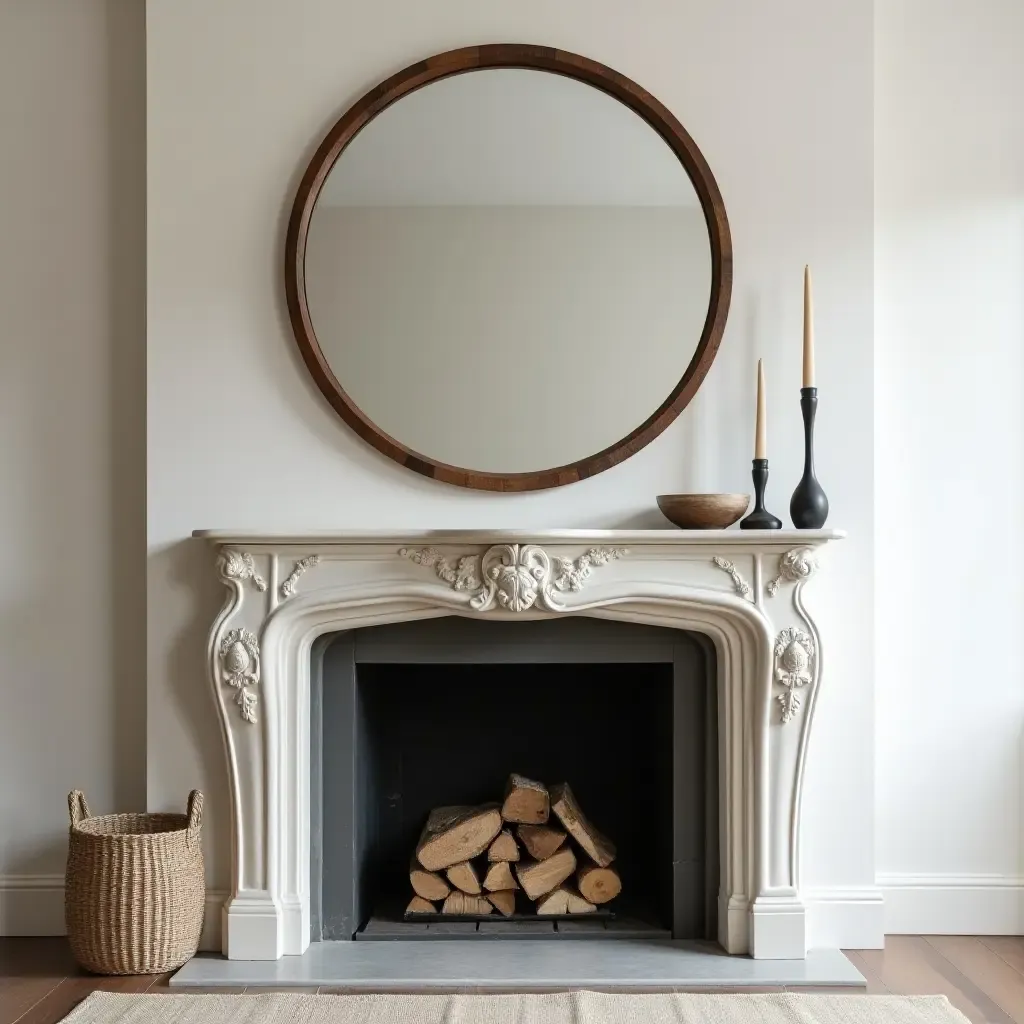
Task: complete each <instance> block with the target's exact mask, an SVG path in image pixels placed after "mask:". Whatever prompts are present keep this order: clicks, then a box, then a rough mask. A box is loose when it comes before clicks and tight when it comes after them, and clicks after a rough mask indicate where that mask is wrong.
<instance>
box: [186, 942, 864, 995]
mask: <svg viewBox="0 0 1024 1024" xmlns="http://www.w3.org/2000/svg"><path fill="white" fill-rule="evenodd" d="M864 984H865V982H864V978H863V977H862V976H861V974H860V972H859V971H858V970H857V969H856V968H855V967H854V966H853V964H851V963H850V961H849V960H847V959H846V957H845V956H843V954H842V953H841V952H840V951H839V950H837V949H819V950H811V951H809V952H808V954H807V957H806V959H804V960H752V959H750V958H749V957H745V956H728V955H726V954H725V953H723V952H722V951H721V949H719V948H718V947H717V946H714V945H712V944H710V943H701V942H665V941H648V940H636V939H615V940H609V941H604V942H564V941H558V940H551V941H549V940H547V939H537V940H535V941H532V942H507V943H506V942H501V943H497V942H480V941H459V940H452V941H449V942H422V943H421V942H314V943H313V944H312V945H310V947H309V949H308V950H307V951H306V952H305V953H303V954H302V955H301V956H286V957H282V958H281V959H280V960H227V959H224V958H221V957H197V958H195V959H194V960H190V961H189V962H188V963H187V964H185V966H184V967H182V968H181V970H180V971H178V973H177V974H175V975H174V977H173V978H171V981H170V985H171V987H172V988H182V989H186V988H190V987H192V988H216V987H218V986H225V987H238V986H241V985H245V986H246V987H263V986H265V987H267V988H282V987H287V986H292V985H294V986H296V987H311V986H313V985H322V986H329V987H331V988H346V989H356V990H364V991H366V990H371V991H402V990H410V989H414V990H417V991H421V990H424V989H430V990H434V989H447V990H450V989H457V988H472V989H474V990H480V989H515V990H517V991H543V990H549V989H560V988H563V989H564V988H593V989H620V988H626V989H659V988H662V989H665V988H738V987H744V986H750V987H763V986H775V985H799V986H808V985H824V986H830V987H836V986H843V987H845V986H849V987H851V988H857V987H863V986H864Z"/></svg>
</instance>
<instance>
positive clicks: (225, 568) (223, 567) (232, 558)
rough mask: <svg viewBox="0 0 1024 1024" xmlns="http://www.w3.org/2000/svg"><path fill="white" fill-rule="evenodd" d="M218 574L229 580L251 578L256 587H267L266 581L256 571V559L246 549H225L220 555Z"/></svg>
mask: <svg viewBox="0 0 1024 1024" xmlns="http://www.w3.org/2000/svg"><path fill="white" fill-rule="evenodd" d="M220 574H221V575H222V576H223V577H224V578H225V579H229V580H239V581H243V580H252V582H253V584H254V585H255V587H256V589H257V590H259V591H264V590H266V589H267V581H266V580H265V579H264V578H263V577H262V576H261V575H260V574H259V573H258V572H257V571H256V560H255V559H254V558H253V557H252V555H250V554H249V552H248V551H225V552H224V553H223V554H222V555H221V557H220Z"/></svg>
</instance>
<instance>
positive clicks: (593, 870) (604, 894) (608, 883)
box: [576, 864, 622, 903]
mask: <svg viewBox="0 0 1024 1024" xmlns="http://www.w3.org/2000/svg"><path fill="white" fill-rule="evenodd" d="M576 882H577V883H578V885H579V887H580V892H581V893H582V894H583V896H584V898H585V899H588V900H590V902H591V903H607V902H608V901H609V900H613V899H615V897H616V896H618V895H619V893H620V892H622V879H621V878H619V873H618V872H617V871H616V870H615V868H599V867H597V866H596V865H595V864H584V865H583V867H581V868H580V873H579V874H578V875H577V876H576Z"/></svg>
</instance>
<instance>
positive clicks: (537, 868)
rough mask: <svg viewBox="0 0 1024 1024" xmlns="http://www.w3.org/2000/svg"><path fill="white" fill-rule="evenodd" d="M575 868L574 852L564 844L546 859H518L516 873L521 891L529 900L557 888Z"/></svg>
mask: <svg viewBox="0 0 1024 1024" xmlns="http://www.w3.org/2000/svg"><path fill="white" fill-rule="evenodd" d="M575 870H576V854H574V853H573V852H572V848H571V847H568V846H564V847H563V848H562V849H561V850H559V851H558V852H557V853H554V854H552V855H551V856H550V857H548V859H547V860H531V861H526V860H523V861H520V862H519V863H518V864H517V865H516V875H518V877H519V884H520V885H521V886H522V887H523V892H525V893H526V895H527V896H529V897H530V899H531V900H536V899H539V898H540V897H541V896H544V895H545V894H546V893H549V892H551V890H552V889H557V888H558V886H560V885H561V884H562V882H564V881H565V880H566V879H567V878H568V877H569V876H570V875H571V874H572V873H573V871H575Z"/></svg>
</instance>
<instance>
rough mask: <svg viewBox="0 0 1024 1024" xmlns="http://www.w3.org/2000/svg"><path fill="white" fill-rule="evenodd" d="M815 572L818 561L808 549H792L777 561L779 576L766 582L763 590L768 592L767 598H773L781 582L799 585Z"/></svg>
mask: <svg viewBox="0 0 1024 1024" xmlns="http://www.w3.org/2000/svg"><path fill="white" fill-rule="evenodd" d="M817 570H818V560H817V559H816V558H815V557H814V552H813V551H812V550H811V549H810V548H793V549H792V550H791V551H787V552H786V553H785V554H784V555H783V556H782V557H781V558H780V559H779V575H778V576H776V577H775V579H773V580H769V581H768V584H767V585H766V586H765V590H767V591H768V596H769V597H774V596H775V595H776V594H777V593H778V592H779V587H780V586H782V582H783V580H786V581H788V582H790V583H799V582H800V581H801V580H807V579H810V578H811V577H812V576H813V575H814V574H815V572H817Z"/></svg>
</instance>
